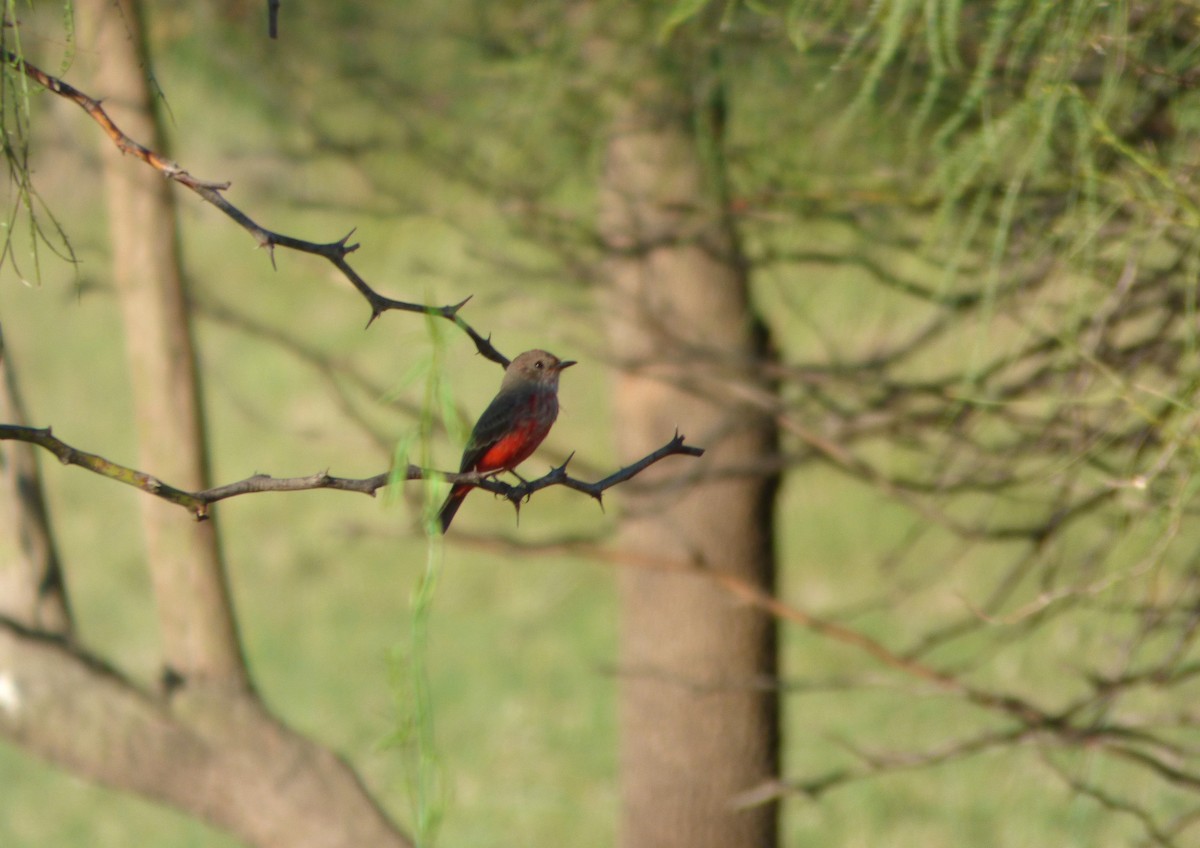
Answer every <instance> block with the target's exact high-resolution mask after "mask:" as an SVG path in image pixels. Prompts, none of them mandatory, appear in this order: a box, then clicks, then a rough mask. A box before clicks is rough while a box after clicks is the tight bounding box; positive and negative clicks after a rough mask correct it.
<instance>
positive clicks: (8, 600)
mask: <svg viewBox="0 0 1200 848" xmlns="http://www.w3.org/2000/svg"><path fill="white" fill-rule="evenodd" d="M0 421H2V422H4V423H6V424H20V425H26V426H27V425H28V423H29V422H28V419H27V418H26V415H25V410H24V407H23V406H22V404H21V396H20V394H19V393H18V392H17V378H16V371H15V369H14V368H13V365H12V358H11V355H10V353H9V352H8V351H7V350H5V348H4V334H3V332H0ZM35 450H37V448H35V447H34V446H33V445H29V444H22V443H20V442H6V443H3V444H0V617H5V618H8V619H11V620H12V621H14V622H17V623H18V624H21V625H24V626H25V627H28V628H31V629H34V630H39V631H43V632H46V633H54V634H56V635H59V636H68V635H70V634H71V630H72V623H71V613H70V609H69V608H68V606H67V592H66V586H65V585H64V583H63V578H62V570H61V568H60V566H59V560H58V549H57V547H56V546H55V544H54V536H53V534H52V533H51V531H50V518H49V515H48V514H47V512H46V501H45V496H44V494H43V492H42V478H41V474H40V473H39V471H38V465H37V459H36V457H35V456H34V451H35Z"/></svg>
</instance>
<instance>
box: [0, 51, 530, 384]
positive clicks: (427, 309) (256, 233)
mask: <svg viewBox="0 0 1200 848" xmlns="http://www.w3.org/2000/svg"><path fill="white" fill-rule="evenodd" d="M0 56H2V57H3V60H4V62H6V63H7V64H9V65H11V66H12V67H13V68H15V69H17V70H18V71H20V72H21V73H23V74H25V76H27V77H29V78H30V79H31V80H33V81H34V82H36V83H37V84H38V85H40V86H42V87H43V88H45V89H46V90H47V91H50V92H53V93H54V94H57V95H58V96H60V97H63V98H65V99H67V100H70V101H71V102H72V103H75V104H76V105H77V106H79V107H80V108H81V109H83V110H84V111H85V112H87V113H88V115H89V116H91V118H92V120H94V121H95V122H96V123H97V124H99V125H100V128H101V129H102V130H103V131H104V133H105V135H107V136H108V137H109V138H110V139H112V141H113V144H115V145H116V146H117V148H118V149H119V150H120V151H121V152H122V153H125V154H128V155H131V156H133V157H135V158H137V159H140V160H141V161H142V162H144V163H146V164H147V165H149V166H150V167H151V168H154V169H155V170H156V171H158V172H159V173H161V174H162V175H163V176H165V177H167V178H168V179H171V180H174V181H175V182H177V183H179V184H180V185H182V186H185V187H186V188H189V189H191V190H192V191H193V192H195V193H196V194H198V195H199V196H200V197H201V198H203V199H204V200H206V201H208V202H209V203H211V204H212V205H213V206H215V207H217V208H218V209H220V210H221V211H222V212H224V213H225V214H226V215H228V216H229V217H230V218H232V219H233V220H234V221H236V222H237V223H238V224H239V225H240V226H241V227H242V228H243V229H245V230H246V231H247V232H249V233H250V235H251V236H253V237H254V240H255V241H257V242H258V244H259V246H260V247H264V248H266V249H267V251H268V252H269V253H270V254H271V264H272V266H273V265H274V264H275V253H274V251H275V248H276V247H277V246H278V247H284V248H288V249H291V250H295V251H298V252H301V253H311V254H313V255H315V256H320V257H323V258H324V259H326V260H328V261H329V262H330V263H331V264H332V265H333V266H334V267H335V268H337V269H338V270H339V271H340V272H341V273H342V275H343V276H344V277H345V278H346V279H347V280H349V281H350V283H351V285H353V286H354V288H355V289H357V290H358V292H359V294H361V295H362V296H363V298H364V299H365V300H366V301H367V304H368V305H369V306H370V307H371V316H370V318H369V319H368V320H367V326H370V325H371V324H372V323H373V322H374V321H375V319H376V318H378V317H379V316H380V315H382V314H383V313H384V312H387V311H389V310H397V311H402V312H417V313H420V314H422V315H433V316H436V317H438V318H444V319H446V320H447V321H450V322H451V323H453V324H454V325H455V326H457V327H458V328H459V329H460V330H462V331H463V332H464V333H466V334H467V336H468V337H469V338H470V339H471V341H472V342H474V344H475V348H476V350H478V351H479V353H480V354H482V355H483V356H484V357H486V358H487V359H490V360H491V361H493V362H496V363H498V364H500V365H501V366H507V365H508V362H509V360H508V358H507V357H506V356H504V354H502V353H501V352H500V351H499V350H497V349H496V347H495V346H494V345H492V343H491V340H490V339H489V338H485V337H484V336H482V335H481V334H480V333H479V332H477V331H476V330H475V328H474V327H472V326H471V325H470V324H468V323H467V321H466V320H465V319H464V318H463V317H462V315H461V314H460V312H461V310H462V308H463V307H464V306H466V304H467V302H468V301H469V300H470V298H467V299H466V300H463V301H462V302H460V303H455V304H450V305H446V306H427V305H424V304H420V303H410V302H408V301H403V300H396V299H394V298H390V297H386V296H384V295H382V294H380V293H379V292H377V291H375V289H374V288H372V287H371V286H370V285H369V284H368V283H367V281H366V280H364V279H363V278H362V276H361V275H359V274H358V272H357V271H355V270H354V268H353V267H351V265H350V263H349V262H348V261H346V257H347V256H348V255H349V254H351V253H353V252H354V251H356V250H358V247H359V245H358V244H357V243H351V242H350V238H351V236H353V235H354V232H353V230H352V231H351V232H349V233H347V234H346V235H345V236H343V237H342V238H340V239H338V240H337V241H332V242H324V243H320V242H311V241H305V240H303V239H298V238H293V237H292V236H287V235H283V234H282V233H277V232H274V231H272V230H268V229H267V228H266V227H263V226H262V225H260V224H258V223H257V222H256V221H254V220H253V219H252V218H250V216H248V215H246V213H244V212H242V210H240V209H238V208H237V207H236V206H234V205H233V204H232V203H230V202H229V201H228V200H226V199H225V195H224V194H223V192H225V191H227V190H228V189H229V187H230V183H228V182H212V181H208V180H201V179H198V178H196V177H194V176H192V175H191V174H190V173H188V172H187V171H186V170H184V169H183V168H182V167H180V166H179V165H178V164H176V163H175V162H172V161H171V160H169V159H167V158H165V157H163V156H161V155H159V154H158V153H156V152H155V151H153V150H151V149H149V148H148V147H146V146H144V145H142V144H140V143H138V142H137V141H135V140H134V139H132V138H130V137H129V136H127V135H126V134H125V133H124V132H123V131H122V130H121V128H120V127H118V126H117V125H116V123H115V122H114V121H113V120H112V118H111V117H109V115H108V113H107V112H106V111H105V110H104V107H103V106H102V105H101V103H100V101H99V100H96V99H95V98H93V97H91V96H89V95H87V94H85V93H84V92H82V91H80V90H79V89H77V88H75V87H74V86H72V85H70V84H69V83H67V82H64V81H63V80H61V79H59V78H58V77H54V76H51V75H50V74H48V73H46V72H45V71H43V70H42V69H40V68H38V67H37V66H36V65H32V64H30V63H29V62H26V61H25V60H24V59H22V58H20V57H18V56H16V55H15V54H13V53H11V52H9V51H7V50H6V51H3V52H0Z"/></svg>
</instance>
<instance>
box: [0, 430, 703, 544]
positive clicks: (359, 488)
mask: <svg viewBox="0 0 1200 848" xmlns="http://www.w3.org/2000/svg"><path fill="white" fill-rule="evenodd" d="M0 441H18V442H27V443H29V444H33V445H37V446H38V447H41V448H44V449H46V450H47V451H49V452H50V453H52V454H54V455H55V456H57V457H58V459H59V461H60V462H62V464H63V465H78V466H79V467H80V468H86V469H87V470H88V471H91V472H93V473H95V474H99V475H100V476H102V477H108V478H110V479H112V480H116V481H117V482H119V483H124V484H126V485H128V486H133V487H134V488H135V489H139V490H141V491H143V492H146V493H147V494H150V495H154V496H155V497H157V498H162V499H163V500H165V501H167V502H169V503H173V504H175V505H177V506H181V507H183V508H184V509H186V510H188V511H189V512H191V513H192V515H194V516H195V517H196V519H197V520H198V521H203V520H204V519H206V518H208V514H209V513H208V507H209V505H210V504H214V503H216V502H217V501H223V500H226V499H227V498H232V497H236V496H238V495H248V494H253V493H256V492H302V491H308V490H311V489H336V490H339V491H343V492H360V493H362V494H365V495H371V496H372V497H374V495H375V493H376V492H377V491H378V490H379V489H382V488H383V487H384V486H387V485H388V484H389V483H392V482H395V481H398V480H430V479H435V478H436V479H443V480H447V481H448V482H450V483H470V484H471V485H473V486H478V487H479V488H480V489H483V490H485V491H488V492H493V493H495V494H497V495H501V496H503V497H505V498H507V499H508V500H509V501H511V502H512V503H513V505H514V506H517V507H518V508H519V507H520V504H521V503H522V502H523V501H525V500H527V499H528V498H529V497H530V496H531V495H533V493H534V492H537V491H539V490H541V489H545V488H548V487H549V486H566V487H567V488H569V489H574V490H576V491H578V492H583V493H585V494H588V495H591V496H592V497H593V498H595V499H596V500H597V501H600V500H601V497H602V493H603V492H604V491H605V490H606V489H609V488H612V487H613V486H615V485H617V484H618V483H623V482H625V481H626V480H629V479H631V478H633V477H635V476H636V475H638V474H639V473H641V472H642V471H643V470H645V469H646V468H648V467H649V466H651V465H653V464H654V463H656V462H658V461H659V460H661V459H665V458H666V457H668V456H675V455H680V456H696V457H698V456H703V455H704V449H703V448H698V447H694V446H692V445H687V444H684V437H683V436H681V435H679V433H676V434H675V436H674V438H672V439H671V441H669V442H667V443H666V444H665V445H663V446H662V447H661V448H659V449H658V450H656V451H654V452H652V453H650V454H647V455H646V456H645V457H643V458H642V459H640V460H638V461H637V462H634V463H632V464H630V465H627V466H625V467H624V468H621V469H618V470H617V471H614V472H613V473H612V474H610V475H608V476H607V477H605V478H604V479H603V480H598V481H596V482H595V483H588V482H586V481H583V480H579V479H576V478H574V477H571V476H570V475H568V474H567V472H566V468H567V463H568V462H570V461H571V460H570V457H568V458H567V462H564V463H563V464H562V465H560V466H558V467H557V468H554V469H552V470H551V471H550V473H548V474H546V475H544V476H542V477H539V478H537V479H535V480H525V481H522V482H521V483H518V484H517V485H512V484H510V483H505V482H504V481H502V480H497V479H495V477H493V476H488V475H486V474H481V473H479V472H477V471H471V472H466V473H458V474H456V473H452V472H449V471H437V470H434V469H429V468H421V467H420V466H417V465H409V466H407V468H405V469H404V471H403V472H402V473H395V472H383V473H381V474H376V475H374V476H373V477H363V478H351V477H335V476H333V475H331V474H330V473H329V472H328V471H320V472H317V473H316V474H310V475H308V476H307V477H272V476H270V475H269V474H254V475H251V476H250V477H247V478H246V479H244V480H238V481H236V482H233V483H227V484H225V485H223V486H216V487H213V488H211V489H205V490H204V491H200V492H188V491H184V490H183V489H177V488H175V487H174V486H170V485H168V484H166V483H164V482H162V481H161V480H159V479H158V478H157V477H154V476H152V475H150V474H147V473H145V472H143V471H138V470H136V469H133V468H129V467H127V466H124V465H120V464H118V463H115V462H112V461H111V460H108V459H105V458H104V457H102V456H99V455H97V454H94V453H88V452H86V451H81V450H79V449H77V448H74V447H72V446H71V445H68V444H67V443H66V442H64V441H63V440H62V439H59V438H58V437H57V436H55V435H54V434H53V433H52V432H51V430H50V428H49V427H44V428H39V427H21V426H18V425H15V424H0ZM572 456H574V454H572Z"/></svg>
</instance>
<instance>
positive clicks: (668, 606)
mask: <svg viewBox="0 0 1200 848" xmlns="http://www.w3.org/2000/svg"><path fill="white" fill-rule="evenodd" d="M643 70H644V69H643ZM615 114H616V118H615V120H614V123H613V126H612V129H611V134H610V136H609V138H608V141H607V145H606V160H605V166H604V171H603V177H602V180H603V182H602V191H601V200H600V215H601V229H602V232H603V235H604V237H605V239H606V242H607V247H608V255H609V257H610V258H609V259H608V260H607V268H606V271H607V278H608V282H609V284H610V285H609V299H608V301H607V311H608V314H609V316H610V318H609V325H610V331H611V332H610V337H611V342H612V346H613V352H614V355H615V356H616V357H617V358H618V359H619V361H621V362H622V363H623V365H624V369H623V370H622V372H621V375H620V376H619V378H618V379H617V382H616V385H615V411H616V421H617V422H618V423H617V427H616V431H617V434H618V447H619V450H620V453H621V455H622V458H627V459H632V458H635V457H638V456H641V455H643V454H645V453H646V452H647V451H648V450H650V449H652V448H653V447H654V446H655V445H657V444H661V442H662V440H663V438H664V437H669V436H670V435H671V433H672V432H674V430H675V428H676V427H678V428H680V430H681V431H683V432H684V433H685V434H686V435H687V436H688V440H689V441H690V442H693V443H696V444H700V445H704V446H706V447H707V448H708V453H707V454H706V456H705V457H704V459H703V460H702V464H700V465H698V466H695V467H692V466H691V465H689V466H687V467H683V466H682V464H671V463H662V464H661V465H659V466H656V467H655V468H653V469H651V471H650V472H648V473H647V474H644V475H642V476H641V477H639V478H638V479H637V480H636V481H634V482H633V484H631V485H630V486H627V487H625V488H623V490H622V498H623V504H624V509H623V516H622V522H621V531H620V545H621V546H622V548H623V549H627V550H631V551H635V552H636V553H637V555H638V556H639V558H645V557H647V556H649V557H652V558H658V559H661V560H665V561H671V562H675V563H678V562H680V561H682V562H688V563H694V564H695V565H696V566H697V567H699V568H703V569H714V570H721V571H726V572H729V573H732V574H736V575H738V576H739V577H741V578H743V579H747V580H751V581H753V582H754V583H755V584H757V585H760V586H763V587H764V588H768V589H770V588H771V586H772V583H773V574H774V551H773V546H772V510H773V504H774V497H775V489H776V481H775V479H774V478H773V477H765V476H762V475H761V474H756V473H754V472H753V471H751V470H748V469H754V468H756V467H762V465H763V462H762V461H763V459H764V458H766V457H772V456H773V455H774V454H775V449H776V438H777V435H776V432H775V429H774V427H773V425H772V423H771V422H770V421H769V420H767V419H765V418H764V417H763V416H762V414H761V413H760V412H755V411H754V410H753V409H752V407H751V405H750V404H747V403H744V402H740V400H741V399H743V398H745V397H746V393H755V392H762V391H764V390H768V389H769V387H767V386H765V385H764V383H763V381H762V379H761V378H760V373H761V370H762V369H761V363H762V362H763V357H764V354H765V349H766V344H765V341H766V340H765V334H764V331H763V329H762V327H761V325H760V324H759V323H758V322H757V321H756V320H755V318H754V316H753V314H752V310H751V306H750V303H749V294H748V285H747V279H746V273H745V269H744V265H743V262H742V257H741V255H740V252H739V247H738V243H737V239H736V237H735V234H734V233H733V231H732V229H731V228H730V227H729V226H728V222H727V220H726V219H725V216H724V215H723V214H722V212H721V207H720V195H721V192H720V191H719V183H720V180H719V174H713V173H712V172H711V171H710V170H709V169H706V167H705V163H704V161H703V160H702V158H701V156H700V153H699V151H698V145H697V140H696V137H695V135H694V132H693V126H694V122H693V120H692V118H693V114H694V113H693V111H692V108H691V103H690V100H689V98H688V96H687V95H686V94H685V93H684V90H683V89H682V87H681V86H677V85H676V84H675V83H674V82H673V80H672V78H671V76H670V75H669V72H668V71H663V70H658V71H656V72H644V73H643V74H642V75H641V77H640V79H638V80H636V81H635V82H634V83H633V84H632V85H631V86H630V87H629V90H628V92H626V93H625V95H624V97H623V101H622V102H621V103H620V104H619V105H618V106H617V109H616V112H615ZM692 473H696V477H695V478H694V479H685V478H681V477H680V476H678V475H688V474H692ZM618 583H619V597H620V608H621V624H620V645H619V654H620V664H619V665H620V670H621V674H622V676H621V681H620V686H621V691H620V732H621V742H620V779H621V794H622V808H621V820H620V826H619V830H620V844H621V845H622V846H626V848H675V846H678V848H685V846H686V848H709V846H711V848H743V847H744V848H751V846H753V848H763V846H770V845H772V844H774V843H775V841H776V838H777V818H778V811H777V808H776V806H775V805H774V804H762V805H757V806H753V805H752V806H748V807H743V806H740V805H739V804H738V801H739V795H741V794H742V793H746V792H747V791H749V790H752V789H754V788H756V787H759V786H761V785H762V784H763V782H764V781H769V780H771V779H773V778H775V777H776V775H777V772H778V748H779V738H778V715H777V712H778V707H777V699H776V695H775V693H774V691H773V688H772V687H771V686H770V685H769V684H770V682H771V681H773V680H774V679H775V674H776V669H775V663H776V644H775V630H774V625H773V623H772V622H771V621H770V620H769V618H768V617H767V616H765V615H764V614H762V613H761V612H758V611H755V610H752V609H749V608H746V607H743V606H739V605H737V604H736V603H734V602H732V601H731V600H730V598H729V597H728V596H727V595H726V594H724V593H722V592H720V591H719V590H718V589H717V588H716V587H715V586H714V584H713V583H712V581H710V580H708V579H706V578H705V577H703V576H702V575H700V576H692V575H687V574H680V573H677V572H676V573H666V572H663V571H655V570H653V569H639V568H629V569H623V570H622V571H621V572H620V576H619V577H618ZM764 684H766V685H764Z"/></svg>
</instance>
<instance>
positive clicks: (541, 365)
mask: <svg viewBox="0 0 1200 848" xmlns="http://www.w3.org/2000/svg"><path fill="white" fill-rule="evenodd" d="M533 367H534V368H545V367H546V363H544V362H542V360H540V359H539V360H538V361H537V362H535V363H533Z"/></svg>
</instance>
